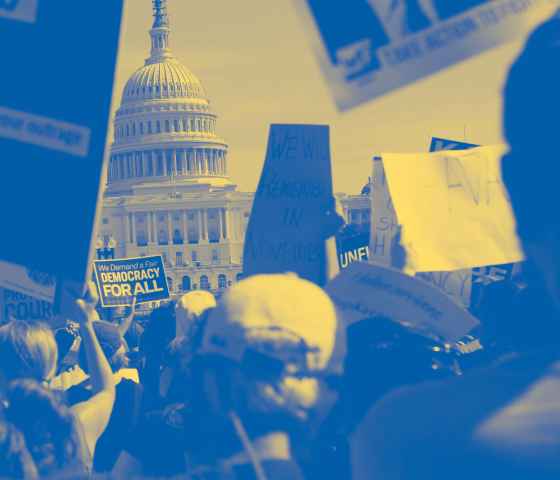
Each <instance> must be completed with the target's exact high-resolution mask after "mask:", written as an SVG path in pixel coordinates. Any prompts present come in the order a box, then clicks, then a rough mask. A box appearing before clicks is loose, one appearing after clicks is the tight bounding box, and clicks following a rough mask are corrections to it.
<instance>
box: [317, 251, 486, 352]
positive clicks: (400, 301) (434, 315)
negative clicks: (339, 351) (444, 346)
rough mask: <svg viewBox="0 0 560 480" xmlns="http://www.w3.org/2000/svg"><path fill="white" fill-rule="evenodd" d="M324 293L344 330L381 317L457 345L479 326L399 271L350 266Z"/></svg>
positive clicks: (430, 288) (447, 300)
mask: <svg viewBox="0 0 560 480" xmlns="http://www.w3.org/2000/svg"><path fill="white" fill-rule="evenodd" d="M325 290H326V291H327V293H328V294H329V295H330V297H331V298H332V300H333V301H334V303H335V305H336V307H337V309H338V311H339V312H340V314H341V316H342V320H343V321H344V322H345V323H346V326H348V325H351V324H352V323H355V322H357V321H360V320H363V319H366V318H371V317H376V316H383V317H387V318H390V319H392V320H394V321H397V322H399V323H402V324H408V325H412V326H413V327H414V328H415V329H416V330H418V331H420V332H423V333H424V334H426V335H428V336H431V337H434V336H435V337H438V338H440V339H443V340H445V341H447V342H453V341H456V340H458V339H460V338H462V337H463V336H465V335H466V334H467V333H469V332H470V331H471V330H472V329H473V328H475V327H476V326H477V325H478V324H479V322H478V321H477V320H476V319H475V318H474V317H473V316H472V315H471V314H470V313H469V312H467V311H466V310H465V309H464V308H462V307H460V306H459V305H457V304H456V303H455V302H454V301H453V300H451V299H450V298H449V297H448V296H447V295H445V294H444V293H443V292H442V291H441V290H439V289H437V288H435V287H434V286H433V285H431V284H429V283H427V282H424V281H422V280H420V279H418V278H415V277H410V276H408V275H406V274H404V273H402V272H399V271H398V270H394V269H389V268H384V267H381V266H379V265H372V264H367V263H362V262H356V263H352V264H351V265H350V266H349V267H348V268H346V269H344V270H342V271H341V272H340V273H339V274H338V276H336V277H335V278H334V279H333V280H331V281H330V282H329V283H328V284H327V286H326V287H325Z"/></svg>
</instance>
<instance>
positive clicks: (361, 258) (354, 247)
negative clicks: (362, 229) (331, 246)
mask: <svg viewBox="0 0 560 480" xmlns="http://www.w3.org/2000/svg"><path fill="white" fill-rule="evenodd" d="M336 249H337V253H338V265H339V267H340V268H346V267H348V265H350V264H351V263H352V262H367V261H368V259H369V232H366V233H359V234H356V235H351V236H343V235H339V236H337V238H336Z"/></svg>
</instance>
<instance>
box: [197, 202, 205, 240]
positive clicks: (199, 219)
mask: <svg viewBox="0 0 560 480" xmlns="http://www.w3.org/2000/svg"><path fill="white" fill-rule="evenodd" d="M196 217H197V219H198V243H202V240H203V239H204V237H203V233H202V232H203V229H204V226H203V224H202V210H198V211H197V215H196Z"/></svg>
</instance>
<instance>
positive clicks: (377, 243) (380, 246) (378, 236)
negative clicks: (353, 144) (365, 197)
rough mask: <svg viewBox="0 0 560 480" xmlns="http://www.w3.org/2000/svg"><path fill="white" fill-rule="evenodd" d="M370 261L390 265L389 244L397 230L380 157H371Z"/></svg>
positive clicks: (391, 242) (395, 216) (397, 225)
mask: <svg viewBox="0 0 560 480" xmlns="http://www.w3.org/2000/svg"><path fill="white" fill-rule="evenodd" d="M370 195H371V215H372V216H371V237H370V242H369V259H370V262H372V263H375V264H377V265H382V266H386V267H389V266H391V264H392V262H391V246H392V244H393V241H394V238H395V235H396V234H397V232H398V227H399V224H398V221H397V214H396V213H395V208H394V207H393V201H392V200H391V194H390V193H389V187H388V185H387V177H386V175H385V170H384V168H383V160H382V159H381V157H374V159H373V187H372V189H371V193H370Z"/></svg>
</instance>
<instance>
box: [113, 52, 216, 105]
mask: <svg viewBox="0 0 560 480" xmlns="http://www.w3.org/2000/svg"><path fill="white" fill-rule="evenodd" d="M164 98H191V99H201V100H204V101H205V103H206V104H207V103H208V101H207V100H206V93H205V92H204V88H202V84H201V83H200V80H198V78H196V77H195V76H194V75H193V73H192V72H191V71H190V70H189V69H188V68H187V67H185V66H184V65H182V64H181V63H180V62H178V61H177V60H175V59H170V60H167V61H164V62H157V63H148V64H146V65H144V66H143V67H142V68H139V69H138V70H136V72H134V74H133V75H132V77H130V79H129V80H128V82H127V83H126V86H125V87H124V91H123V97H122V103H123V104H125V103H129V102H137V101H145V100H154V99H164Z"/></svg>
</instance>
